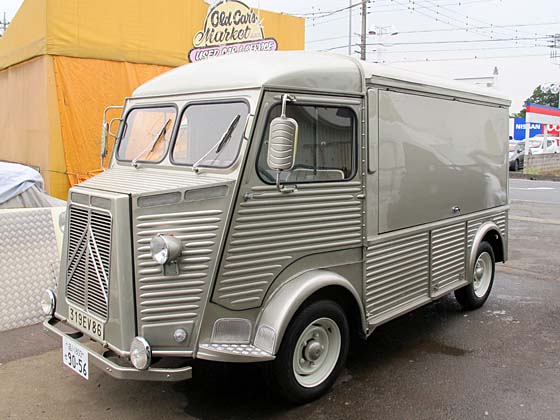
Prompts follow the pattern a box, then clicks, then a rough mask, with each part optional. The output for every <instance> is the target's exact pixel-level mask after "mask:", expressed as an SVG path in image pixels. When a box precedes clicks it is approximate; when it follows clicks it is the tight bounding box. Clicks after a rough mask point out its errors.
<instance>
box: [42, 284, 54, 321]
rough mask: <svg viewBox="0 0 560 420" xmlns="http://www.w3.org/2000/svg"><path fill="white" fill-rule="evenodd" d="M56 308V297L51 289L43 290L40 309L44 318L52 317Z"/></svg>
mask: <svg viewBox="0 0 560 420" xmlns="http://www.w3.org/2000/svg"><path fill="white" fill-rule="evenodd" d="M55 306H56V296H55V294H54V292H53V291H52V290H51V289H45V291H44V292H43V295H42V296H41V309H42V310H43V313H44V314H45V315H46V316H53V315H54V308H55Z"/></svg>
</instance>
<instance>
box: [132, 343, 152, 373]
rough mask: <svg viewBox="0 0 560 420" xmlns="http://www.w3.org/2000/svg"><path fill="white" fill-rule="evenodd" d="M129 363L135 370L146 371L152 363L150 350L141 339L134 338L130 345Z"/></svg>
mask: <svg viewBox="0 0 560 420" xmlns="http://www.w3.org/2000/svg"><path fill="white" fill-rule="evenodd" d="M130 361H131V362H132V364H133V365H134V367H135V368H136V369H139V370H146V369H148V367H149V366H150V362H151V361H152V349H151V348H150V345H149V344H148V342H147V341H146V340H145V339H144V338H142V337H134V340H132V343H130Z"/></svg>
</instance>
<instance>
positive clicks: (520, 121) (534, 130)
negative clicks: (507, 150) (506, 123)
mask: <svg viewBox="0 0 560 420" xmlns="http://www.w3.org/2000/svg"><path fill="white" fill-rule="evenodd" d="M526 126H527V123H526V122H525V118H515V119H514V122H513V139H514V140H525V127H526ZM545 127H546V130H547V133H548V135H549V136H554V137H558V136H559V134H560V125H559V124H539V123H531V126H530V128H529V137H534V136H536V135H537V134H544V130H545Z"/></svg>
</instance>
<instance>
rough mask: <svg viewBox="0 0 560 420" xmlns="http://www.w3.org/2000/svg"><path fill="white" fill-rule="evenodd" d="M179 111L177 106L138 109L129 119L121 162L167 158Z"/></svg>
mask: <svg viewBox="0 0 560 420" xmlns="http://www.w3.org/2000/svg"><path fill="white" fill-rule="evenodd" d="M176 117H177V110H176V109H175V107H173V106H168V107H159V108H136V109H133V110H132V111H130V112H129V113H128V115H127V117H126V123H125V125H124V128H123V133H122V134H121V140H120V142H119V149H118V151H117V157H118V158H119V159H121V160H130V161H138V162H159V161H160V160H162V159H163V157H164V156H165V153H166V152H167V148H168V146H169V143H170V142H171V135H172V133H173V127H174V126H175V119H176Z"/></svg>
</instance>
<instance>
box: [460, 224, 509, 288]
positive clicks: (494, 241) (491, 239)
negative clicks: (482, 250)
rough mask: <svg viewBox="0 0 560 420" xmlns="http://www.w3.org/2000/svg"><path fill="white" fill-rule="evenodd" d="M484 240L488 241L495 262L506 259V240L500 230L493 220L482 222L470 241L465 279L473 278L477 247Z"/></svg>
mask: <svg viewBox="0 0 560 420" xmlns="http://www.w3.org/2000/svg"><path fill="white" fill-rule="evenodd" d="M484 241H486V242H488V243H489V244H490V246H491V247H492V250H493V251H494V257H495V260H496V262H506V260H507V248H506V241H505V239H504V236H503V235H502V232H501V231H500V229H499V228H498V226H497V225H496V224H495V223H494V222H485V223H483V224H482V225H481V226H480V228H479V229H478V231H477V232H476V234H475V236H474V238H473V241H472V246H471V250H470V255H469V259H468V263H469V265H468V270H467V279H468V281H469V282H471V281H472V280H473V270H474V265H475V262H476V254H477V251H478V247H479V246H480V244H481V243H482V242H484Z"/></svg>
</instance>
